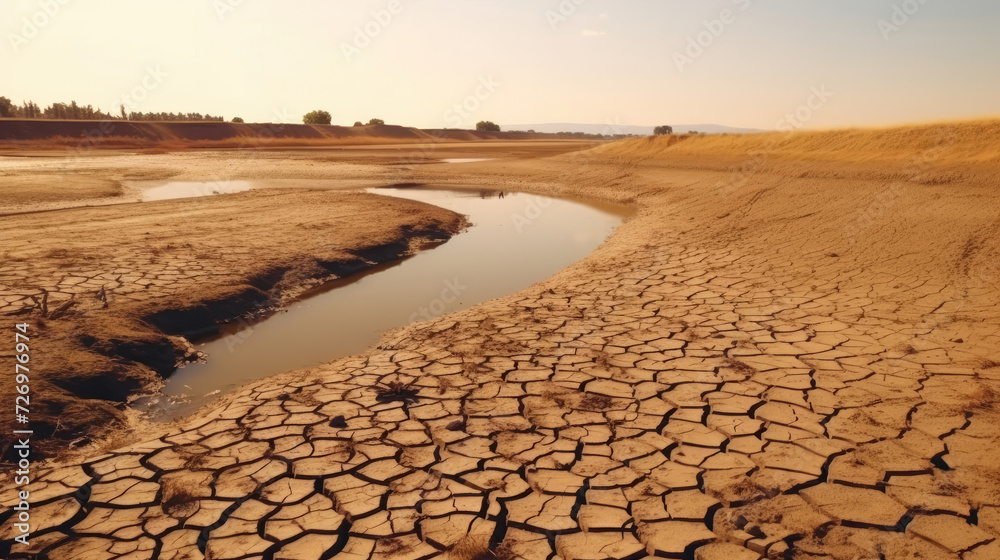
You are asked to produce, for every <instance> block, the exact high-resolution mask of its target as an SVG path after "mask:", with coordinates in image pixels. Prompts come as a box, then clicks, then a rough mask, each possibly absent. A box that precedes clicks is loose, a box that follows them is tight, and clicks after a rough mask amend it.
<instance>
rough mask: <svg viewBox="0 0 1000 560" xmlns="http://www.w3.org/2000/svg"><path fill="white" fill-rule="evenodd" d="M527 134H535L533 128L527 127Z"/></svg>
mask: <svg viewBox="0 0 1000 560" xmlns="http://www.w3.org/2000/svg"><path fill="white" fill-rule="evenodd" d="M528 134H537V133H536V132H535V129H533V128H529V129H528Z"/></svg>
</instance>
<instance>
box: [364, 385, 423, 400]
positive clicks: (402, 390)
mask: <svg viewBox="0 0 1000 560" xmlns="http://www.w3.org/2000/svg"><path fill="white" fill-rule="evenodd" d="M375 391H376V392H377V393H378V396H376V397H375V399H376V400H377V401H378V402H381V403H386V402H401V403H405V404H416V403H417V401H419V400H420V397H418V396H417V395H418V393H420V389H414V388H413V386H412V385H411V384H410V383H403V382H402V381H390V382H388V383H386V384H385V385H382V386H379V387H376V388H375Z"/></svg>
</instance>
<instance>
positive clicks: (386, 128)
mask: <svg viewBox="0 0 1000 560" xmlns="http://www.w3.org/2000/svg"><path fill="white" fill-rule="evenodd" d="M554 138H556V136H555V135H548V134H536V133H515V132H482V131H477V130H458V129H428V130H421V129H417V128H410V127H404V126H397V125H365V126H337V125H309V124H281V123H277V124H276V123H228V122H138V121H57V120H45V119H25V120H17V119H0V148H34V149H39V148H46V147H51V148H57V147H62V148H71V149H72V148H75V149H79V150H88V149H100V148H161V149H180V148H263V147H278V146H310V145H337V144H390V143H401V142H433V141H452V142H455V141H460V142H467V141H481V140H532V139H535V140H539V139H554Z"/></svg>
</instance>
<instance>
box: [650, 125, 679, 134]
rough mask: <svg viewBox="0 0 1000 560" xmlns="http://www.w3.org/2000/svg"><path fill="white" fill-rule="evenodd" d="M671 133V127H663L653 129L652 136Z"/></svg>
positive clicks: (672, 130) (672, 129) (672, 131)
mask: <svg viewBox="0 0 1000 560" xmlns="http://www.w3.org/2000/svg"><path fill="white" fill-rule="evenodd" d="M673 133H674V127H672V126H667V125H663V126H658V127H656V128H654V129H653V134H655V135H657V136H663V135H664V134H673Z"/></svg>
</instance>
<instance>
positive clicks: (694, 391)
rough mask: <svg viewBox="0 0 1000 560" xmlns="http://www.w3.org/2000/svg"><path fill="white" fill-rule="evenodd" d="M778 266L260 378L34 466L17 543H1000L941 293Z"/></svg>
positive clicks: (990, 453) (968, 387) (626, 286)
mask: <svg viewBox="0 0 1000 560" xmlns="http://www.w3.org/2000/svg"><path fill="white" fill-rule="evenodd" d="M764 262H766V261H765V260H764V259H763V258H759V259H757V260H753V259H749V260H747V259H741V258H740V257H739V256H738V255H737V254H736V253H733V252H726V251H715V252H712V251H706V250H700V249H684V248H683V247H677V249H676V251H675V252H674V253H672V254H664V253H658V252H655V251H652V250H648V249H647V250H633V251H632V252H630V253H626V254H623V255H622V256H621V257H620V258H618V261H617V262H616V263H615V266H614V267H612V268H608V267H604V266H602V267H600V268H597V267H594V266H591V265H588V264H587V262H586V261H585V262H583V263H581V264H579V265H577V266H576V267H575V268H574V269H572V270H570V271H569V272H568V273H567V274H562V275H560V276H558V277H557V278H556V279H555V280H553V281H550V282H549V283H547V284H546V287H547V289H545V288H542V289H537V290H533V291H528V292H525V293H523V294H521V295H520V296H514V297H509V298H506V299H503V300H498V301H495V302H490V303H487V304H483V305H480V306H477V307H475V308H473V309H471V310H468V311H465V312H462V313H458V314H454V315H450V316H447V317H445V318H442V319H439V320H436V321H433V322H429V323H422V324H419V325H416V326H414V327H411V328H409V329H407V330H406V331H404V332H403V333H401V334H399V335H398V336H396V337H395V338H389V339H386V340H384V341H383V344H382V345H381V347H379V348H378V349H376V350H373V351H372V352H370V353H368V354H366V355H363V356H360V357H352V358H348V359H344V360H340V361H337V362H333V363H331V364H328V365H326V366H323V367H321V368H317V369H314V370H308V371H305V372H299V373H296V374H291V375H286V376H283V377H281V378H278V379H270V380H264V381H260V382H257V383H256V384H254V385H251V386H249V387H247V388H246V389H244V390H243V391H242V392H241V393H240V394H238V395H237V396H235V397H233V398H231V399H230V400H229V401H228V403H227V404H225V405H224V406H222V407H220V408H219V409H218V410H216V411H215V412H214V413H213V414H212V415H211V416H209V417H203V418H201V419H199V420H197V421H195V422H193V423H191V424H188V425H186V426H182V427H179V428H177V429H175V430H174V431H172V432H171V433H169V434H167V435H165V436H163V437H161V438H159V439H157V440H154V441H150V442H146V443H143V444H139V445H134V446H131V447H127V448H124V449H121V450H119V451H116V452H114V453H111V454H108V455H104V456H101V457H96V458H93V459H91V460H88V461H86V462H83V463H81V464H75V465H63V466H58V467H53V468H50V469H49V470H47V471H45V472H43V473H41V475H40V476H39V478H38V479H37V480H36V481H35V482H33V484H32V485H31V487H30V490H31V495H32V498H33V501H34V509H33V516H34V518H35V519H37V520H38V523H37V525H36V526H35V527H34V534H33V540H32V550H31V552H30V553H29V554H27V555H28V556H37V557H39V558H49V559H51V560H63V559H67V560H68V559H86V560H103V559H108V560H110V559H122V560H124V559H129V560H133V559H153V558H157V559H162V560H180V559H202V558H209V559H228V560H241V559H246V560H249V559H258V558H259V559H276V560H277V559H281V560H293V559H295V560H298V559H302V560H306V559H321V558H322V559H328V558H338V559H367V558H400V559H411V560H417V559H426V558H434V557H439V556H440V557H445V556H448V557H452V558H473V557H479V558H485V557H504V556H506V557H511V558H514V557H516V558H527V559H539V560H552V559H554V558H561V559H565V560H569V559H638V558H645V557H648V556H656V557H662V558H697V559H701V560H714V559H726V560H742V559H744V558H746V559H754V558H760V557H768V558H816V559H819V558H855V557H861V558H869V557H871V558H879V557H882V558H942V559H944V558H955V559H957V558H962V559H965V560H981V559H987V558H996V557H1000V542H998V541H997V540H996V538H997V536H998V535H1000V508H998V507H997V505H998V504H1000V498H998V483H997V477H996V469H995V465H996V464H997V461H998V459H1000V452H998V451H997V449H998V448H1000V446H998V444H1000V442H998V441H997V439H998V438H997V436H996V430H995V429H994V426H993V424H992V422H993V421H992V420H991V418H994V416H992V415H991V414H990V413H989V410H988V407H986V404H985V403H986V401H989V399H990V398H991V397H990V395H995V394H996V393H994V392H993V391H994V390H996V389H1000V387H997V383H996V382H995V381H994V379H995V378H997V376H998V375H1000V372H998V371H997V370H996V368H995V367H985V366H984V367H983V368H978V369H977V368H963V367H956V366H954V365H953V364H954V363H956V362H958V361H960V359H964V357H963V356H957V355H956V354H955V352H956V350H955V348H954V346H955V345H952V347H949V346H948V345H943V344H938V343H935V342H933V341H934V340H935V338H934V337H931V336H924V335H926V334H928V333H930V332H931V331H933V330H934V329H933V325H931V324H929V323H927V322H926V321H925V322H924V323H920V322H919V321H918V320H917V318H920V317H924V318H926V316H927V314H928V313H930V312H931V311H933V310H937V311H939V312H947V306H948V305H949V302H948V301H947V298H946V296H945V295H943V294H944V291H943V290H942V289H941V288H935V287H933V286H930V285H928V284H927V283H915V284H913V285H906V286H901V285H900V280H898V279H893V278H883V279H878V278H875V279H874V281H872V282H871V285H870V290H869V292H868V294H867V295H857V293H856V291H855V292H854V294H853V295H852V294H851V293H845V292H841V291H839V290H838V289H837V285H836V282H830V283H827V284H825V285H815V284H813V283H810V281H809V280H807V279H805V278H806V277H805V276H803V275H796V274H781V273H780V270H781V268H780V267H778V266H770V267H769V266H766V265H764V264H762V263H764ZM737 268H739V269H740V270H743V271H744V272H743V273H741V274H739V275H736V274H732V273H731V272H727V271H731V270H736V269H737ZM747 270H749V271H751V272H750V273H746V272H745V271H747ZM525 294H527V295H525ZM889 307H891V308H892V310H893V311H892V313H887V312H886V311H885V310H886V309H887V308H889ZM974 311H975V309H973V308H970V307H968V306H967V307H965V309H964V310H963V312H965V313H973V312H974ZM907 313H911V314H912V318H913V320H911V321H904V320H903V318H906V317H908V315H906V314H907ZM977 399H979V400H978V401H977ZM977 402H982V403H983V406H982V407H979V408H977V405H975V403H977ZM969 403H973V404H972V405H970V404H969ZM14 498H15V494H14V489H8V490H6V491H5V492H3V493H2V495H0V500H2V503H3V504H4V505H5V506H6V505H8V504H11V503H13V500H14ZM10 515H11V512H10V511H9V510H8V511H7V512H6V513H3V514H2V518H0V521H3V522H4V523H3V526H4V534H2V535H0V538H2V539H6V540H7V542H8V544H9V542H10V541H9V539H12V538H13V536H14V533H13V532H12V529H11V527H10V523H8V522H7V521H8V520H9V518H10ZM15 550H17V549H16V548H15ZM831 551H833V552H831ZM879 555H881V556H879ZM14 557H17V556H16V555H15V556H14Z"/></svg>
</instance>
